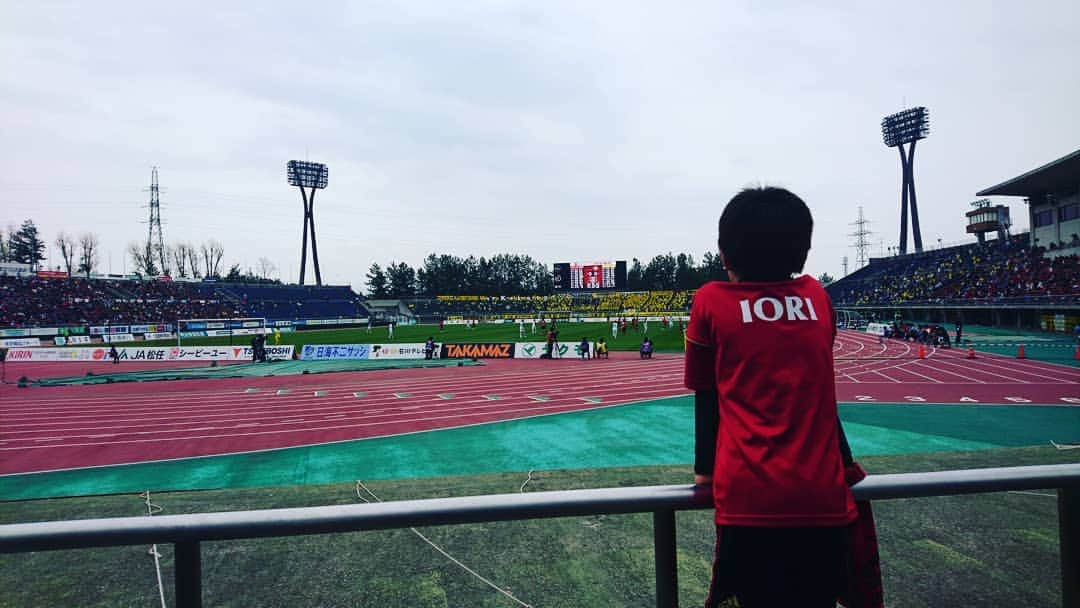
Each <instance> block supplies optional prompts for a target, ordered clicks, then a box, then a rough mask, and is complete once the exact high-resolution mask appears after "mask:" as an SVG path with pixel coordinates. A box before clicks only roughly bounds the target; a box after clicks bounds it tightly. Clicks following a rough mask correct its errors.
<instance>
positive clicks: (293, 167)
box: [287, 160, 329, 285]
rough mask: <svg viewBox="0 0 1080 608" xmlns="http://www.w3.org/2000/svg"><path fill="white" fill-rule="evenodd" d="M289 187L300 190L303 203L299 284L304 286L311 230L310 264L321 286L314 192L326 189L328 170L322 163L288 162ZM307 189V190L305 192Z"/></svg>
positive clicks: (316, 282)
mask: <svg viewBox="0 0 1080 608" xmlns="http://www.w3.org/2000/svg"><path fill="white" fill-rule="evenodd" d="M287 168H288V174H289V185H290V186H296V187H297V188H300V197H301V198H302V199H303V201H304V240H303V244H302V245H301V248H300V284H301V285H303V284H304V270H305V268H306V267H307V241H308V229H309V228H310V230H311V262H312V266H314V267H315V284H316V285H322V273H321V272H320V271H319V249H318V247H317V246H316V245H315V213H314V210H315V191H316V190H322V189H323V188H325V187H326V184H327V181H328V178H329V170H328V169H327V168H326V165H324V164H322V163H311V162H307V161H304V160H290V161H289V164H288V165H287ZM305 188H308V190H305Z"/></svg>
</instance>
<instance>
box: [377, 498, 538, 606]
mask: <svg viewBox="0 0 1080 608" xmlns="http://www.w3.org/2000/svg"><path fill="white" fill-rule="evenodd" d="M361 488H363V490H364V491H365V492H367V493H368V494H370V495H371V497H372V498H374V499H375V502H382V499H381V498H379V497H378V496H376V495H375V493H374V492H372V491H371V489H370V488H368V487H367V486H365V485H364V482H363V481H361V480H359V479H357V480H356V497H357V498H359V499H360V500H362V501H364V502H368V503H369V502H371V501H370V500H368V499H367V498H364V496H363V495H362V494H360V489H361ZM409 529H410V530H412V532H413V534H415V535H417V536H419V537H420V540H422V541H424V542H425V543H427V544H428V545H430V546H431V548H432V549H435V550H436V551H438V552H439V553H441V554H442V555H443V557H445V558H446V559H448V560H450V561H452V562H454V563H455V564H457V565H458V567H460V568H461V569H462V570H464V571H466V572H468V573H469V574H471V575H473V576H475V577H476V578H477V579H479V580H480V581H482V582H483V583H484V584H485V585H487V586H488V587H491V588H492V589H494V590H495V591H498V592H499V593H501V594H503V595H505V596H506V597H507V598H509V599H511V600H513V601H514V602H515V603H517V604H518V605H519V606H524V608H532V606H531V605H529V604H526V603H525V602H523V601H521V600H519V599H518V598H516V597H514V594H513V593H511V592H509V591H507V590H506V589H503V588H502V587H499V586H498V585H496V584H495V583H493V582H491V581H490V580H488V579H486V578H484V577H483V576H481V575H480V573H479V572H477V571H476V570H473V569H472V568H470V567H468V566H466V565H465V564H463V563H461V562H460V561H459V560H458V559H457V558H455V557H454V556H453V555H450V554H449V553H447V552H446V551H445V550H444V549H443V548H442V547H440V546H439V545H436V544H435V543H434V542H432V541H431V539H429V538H428V537H426V536H424V535H423V534H422V533H421V532H420V531H419V530H417V529H416V528H413V527H410V528H409Z"/></svg>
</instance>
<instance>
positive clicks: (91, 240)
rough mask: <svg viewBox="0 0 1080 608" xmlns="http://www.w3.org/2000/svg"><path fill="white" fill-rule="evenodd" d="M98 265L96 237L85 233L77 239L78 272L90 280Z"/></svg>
mask: <svg viewBox="0 0 1080 608" xmlns="http://www.w3.org/2000/svg"><path fill="white" fill-rule="evenodd" d="M97 264H98V237H97V235H96V234H93V233H91V232H87V233H85V234H83V235H82V236H80V237H79V272H80V273H81V274H83V275H85V276H86V278H90V273H92V272H94V269H95V268H97Z"/></svg>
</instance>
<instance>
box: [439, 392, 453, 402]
mask: <svg viewBox="0 0 1080 608" xmlns="http://www.w3.org/2000/svg"><path fill="white" fill-rule="evenodd" d="M453 398H454V393H439V399H443V400H447V399H453Z"/></svg>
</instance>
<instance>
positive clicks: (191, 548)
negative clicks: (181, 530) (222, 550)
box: [174, 540, 202, 608]
mask: <svg viewBox="0 0 1080 608" xmlns="http://www.w3.org/2000/svg"><path fill="white" fill-rule="evenodd" d="M175 553H176V556H175V558H174V561H175V564H174V568H175V586H176V608H202V557H201V555H200V554H199V541H197V540H189V541H184V542H179V543H176V545H175Z"/></svg>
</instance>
